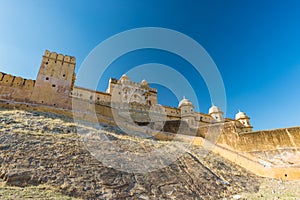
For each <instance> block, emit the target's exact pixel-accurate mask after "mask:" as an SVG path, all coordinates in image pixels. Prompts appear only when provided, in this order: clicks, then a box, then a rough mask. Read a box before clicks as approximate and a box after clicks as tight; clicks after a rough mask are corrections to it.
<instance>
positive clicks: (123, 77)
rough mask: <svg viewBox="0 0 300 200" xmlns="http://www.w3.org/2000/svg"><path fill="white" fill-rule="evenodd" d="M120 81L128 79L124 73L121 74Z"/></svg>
mask: <svg viewBox="0 0 300 200" xmlns="http://www.w3.org/2000/svg"><path fill="white" fill-rule="evenodd" d="M120 81H130V78H129V77H128V76H127V75H126V74H123V75H122V77H121V78H120Z"/></svg>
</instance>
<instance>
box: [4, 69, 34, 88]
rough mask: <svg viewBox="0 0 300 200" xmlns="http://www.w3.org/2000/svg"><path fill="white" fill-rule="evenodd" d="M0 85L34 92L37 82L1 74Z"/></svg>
mask: <svg viewBox="0 0 300 200" xmlns="http://www.w3.org/2000/svg"><path fill="white" fill-rule="evenodd" d="M0 85H5V86H10V87H14V88H23V89H29V90H30V89H31V90H32V89H33V88H34V85H35V81H34V80H30V79H24V78H22V77H17V76H13V75H10V74H6V73H3V72H0Z"/></svg>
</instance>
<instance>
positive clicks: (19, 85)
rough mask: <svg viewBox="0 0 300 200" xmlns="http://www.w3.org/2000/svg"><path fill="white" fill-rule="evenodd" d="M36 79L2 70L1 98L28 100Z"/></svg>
mask: <svg viewBox="0 0 300 200" xmlns="http://www.w3.org/2000/svg"><path fill="white" fill-rule="evenodd" d="M34 85H35V81H33V80H29V79H23V78H21V77H16V76H12V75H10V74H5V73H2V72H0V99H5V100H9V101H21V102H28V101H29V100H30V97H31V94H32V91H33V88H34Z"/></svg>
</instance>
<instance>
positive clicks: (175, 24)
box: [0, 0, 300, 129]
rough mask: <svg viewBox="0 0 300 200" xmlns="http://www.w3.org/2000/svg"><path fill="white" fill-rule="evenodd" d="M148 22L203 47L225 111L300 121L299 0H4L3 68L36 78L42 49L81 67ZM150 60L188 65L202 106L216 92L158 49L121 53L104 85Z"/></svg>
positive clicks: (270, 121) (267, 121)
mask: <svg viewBox="0 0 300 200" xmlns="http://www.w3.org/2000/svg"><path fill="white" fill-rule="evenodd" d="M149 26H151V27H164V28H169V29H174V30H176V31H180V32H182V33H184V34H186V35H188V36H190V37H191V38H193V39H195V40H196V41H197V42H198V43H200V44H201V45H202V46H203V47H204V48H205V49H206V51H207V52H208V53H209V54H210V56H211V57H212V59H213V60H214V62H215V63H216V65H217V67H218V69H219V71H220V73H221V75H222V78H223V81H224V84H225V89H226V95H227V113H226V116H227V117H234V114H235V113H236V112H237V110H238V109H241V110H242V111H245V112H246V113H247V114H248V115H249V116H250V117H251V121H252V124H253V126H254V127H255V129H272V128H280V127H290V126H299V125H300V105H299V102H300V89H299V85H300V1H298V0H294V1H292V0H287V1H283V0H281V1H279V0H263V1H261V0H218V1H217V0H207V1H200V0H194V1H188V0H184V1H175V0H170V1H168V0H157V1H156V0H152V1H140V0H118V1H117V0H97V1H83V0H82V1H79V0H70V1H69V0H61V1H55V0H51V1H50V0H48V1H45V0H26V1H23V0H19V1H16V0H0V71H3V72H6V73H10V74H14V75H18V76H23V77H25V78H31V79H35V77H36V75H37V71H38V68H39V65H40V61H41V56H42V54H43V52H44V50H45V49H49V50H50V51H56V52H58V53H63V54H68V55H73V56H75V57H76V58H77V69H76V70H78V68H79V67H80V64H81V63H82V61H83V60H84V58H85V57H86V56H87V55H88V54H89V52H90V51H91V50H92V49H93V48H94V47H95V46H96V45H98V44H99V43H100V42H102V41H104V40H105V39H107V38H108V37H110V36H112V35H114V34H117V33H119V32H122V31H125V30H129V29H132V28H138V27H149ZM153 62H157V63H162V64H165V65H168V66H171V67H174V68H175V69H177V70H179V71H181V72H183V73H184V75H185V76H186V77H188V78H189V80H190V83H191V84H192V85H196V86H195V87H198V88H199V90H198V91H200V92H199V93H197V96H198V98H199V104H200V111H201V112H205V113H206V112H207V110H208V108H209V107H210V104H211V100H210V96H209V94H208V91H207V88H206V87H205V83H204V82H203V80H202V79H201V78H199V77H195V76H193V71H191V70H186V69H188V67H189V66H188V65H189V64H188V63H186V62H185V61H184V60H182V59H180V58H178V57H177V56H176V55H173V54H170V53H167V52H163V51H159V50H153V49H148V50H140V51H136V52H131V53H129V54H127V55H124V56H122V57H120V58H119V59H117V60H116V61H115V62H114V63H113V64H112V66H110V68H109V69H108V70H107V72H106V75H105V77H104V80H103V82H101V83H100V86H99V89H100V90H105V88H106V87H107V84H106V81H107V80H108V78H109V77H110V76H114V77H116V78H119V77H120V75H121V74H123V73H125V72H126V71H127V70H128V69H130V68H131V67H134V66H137V65H142V64H145V63H153ZM141 79H142V77H133V80H136V81H140V80H141ZM179 87H180V86H179ZM158 89H159V92H160V94H159V102H160V103H161V104H167V105H171V106H177V104H178V102H177V100H176V99H175V98H174V96H172V94H171V93H170V91H168V90H167V89H164V88H163V87H159V88H158Z"/></svg>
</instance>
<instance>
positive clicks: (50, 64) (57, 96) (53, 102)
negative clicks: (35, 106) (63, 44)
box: [31, 50, 76, 108]
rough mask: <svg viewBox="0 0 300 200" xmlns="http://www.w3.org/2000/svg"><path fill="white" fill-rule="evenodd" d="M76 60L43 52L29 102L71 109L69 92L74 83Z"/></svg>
mask: <svg viewBox="0 0 300 200" xmlns="http://www.w3.org/2000/svg"><path fill="white" fill-rule="evenodd" d="M75 65H76V59H75V57H71V56H64V55H62V54H57V53H55V52H50V51H48V50H46V51H45V54H44V55H43V58H42V63H41V66H40V69H39V72H38V75H37V78H36V82H35V87H34V89H33V92H32V96H31V101H32V102H35V103H39V104H45V105H49V106H57V107H60V108H71V99H70V97H69V94H70V92H71V91H72V89H73V86H74V82H75V72H74V70H75Z"/></svg>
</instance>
